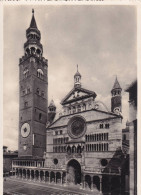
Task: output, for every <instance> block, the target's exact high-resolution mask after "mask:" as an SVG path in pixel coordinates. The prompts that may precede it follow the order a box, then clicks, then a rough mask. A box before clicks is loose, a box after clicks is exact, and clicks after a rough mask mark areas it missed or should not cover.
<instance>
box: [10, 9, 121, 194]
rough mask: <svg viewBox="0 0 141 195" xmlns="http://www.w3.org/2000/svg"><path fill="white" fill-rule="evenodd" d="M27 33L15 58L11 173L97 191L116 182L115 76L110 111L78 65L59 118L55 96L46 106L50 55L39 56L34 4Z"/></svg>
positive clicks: (117, 96) (117, 90) (118, 167)
mask: <svg viewBox="0 0 141 195" xmlns="http://www.w3.org/2000/svg"><path fill="white" fill-rule="evenodd" d="M26 38H27V41H26V43H25V44H24V55H23V56H22V57H21V58H20V60H19V91H20V97H19V145H18V147H19V148H18V151H19V153H18V158H15V159H13V162H12V169H13V172H15V177H18V178H23V179H27V180H28V179H29V180H33V181H40V182H48V183H55V184H58V185H59V184H60V185H64V186H67V185H76V186H78V187H80V188H82V189H89V190H94V189H97V190H98V191H99V192H101V193H102V192H109V191H111V190H112V189H115V188H120V186H121V183H122V177H121V176H122V167H121V158H123V156H122V152H121V148H122V127H121V125H122V114H121V112H122V95H121V92H122V88H121V87H120V84H119V82H118V79H117V77H116V79H115V83H114V85H113V88H112V90H111V111H109V110H108V108H107V106H106V105H105V104H104V103H103V102H101V101H97V100H96V96H97V94H96V92H94V91H90V90H89V89H85V88H83V86H82V84H81V79H82V78H83V76H82V75H81V74H80V72H79V70H78V66H77V71H76V74H75V75H74V83H72V86H73V87H72V90H70V92H68V94H67V95H66V96H65V97H64V98H63V99H62V101H61V105H62V110H63V112H62V113H60V115H59V117H58V118H57V117H56V109H57V108H56V106H55V103H54V101H53V100H52V101H51V102H50V104H49V106H48V60H47V59H45V58H44V57H43V46H42V44H41V42H40V40H41V33H40V31H39V29H38V27H37V24H36V20H35V16H34V10H33V11H32V19H31V23H30V26H29V28H28V29H27V30H26ZM72 76H73V75H72ZM84 82H85V81H84ZM119 156H120V157H121V158H119Z"/></svg>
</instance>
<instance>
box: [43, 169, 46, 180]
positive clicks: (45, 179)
mask: <svg viewBox="0 0 141 195" xmlns="http://www.w3.org/2000/svg"><path fill="white" fill-rule="evenodd" d="M43 180H44V181H43V182H45V181H46V178H45V171H43Z"/></svg>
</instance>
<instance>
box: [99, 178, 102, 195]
mask: <svg viewBox="0 0 141 195" xmlns="http://www.w3.org/2000/svg"><path fill="white" fill-rule="evenodd" d="M99 178H100V193H101V194H102V175H100V176H99Z"/></svg>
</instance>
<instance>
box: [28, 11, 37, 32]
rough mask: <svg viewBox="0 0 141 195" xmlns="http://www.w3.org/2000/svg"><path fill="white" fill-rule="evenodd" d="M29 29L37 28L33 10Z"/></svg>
mask: <svg viewBox="0 0 141 195" xmlns="http://www.w3.org/2000/svg"><path fill="white" fill-rule="evenodd" d="M30 28H37V24H36V20H35V17H34V10H32V19H31V23H30Z"/></svg>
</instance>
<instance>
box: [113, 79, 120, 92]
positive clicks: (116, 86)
mask: <svg viewBox="0 0 141 195" xmlns="http://www.w3.org/2000/svg"><path fill="white" fill-rule="evenodd" d="M113 89H121V86H120V84H119V82H118V80H117V77H116V79H115V83H114V86H113V88H112V90H113Z"/></svg>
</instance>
